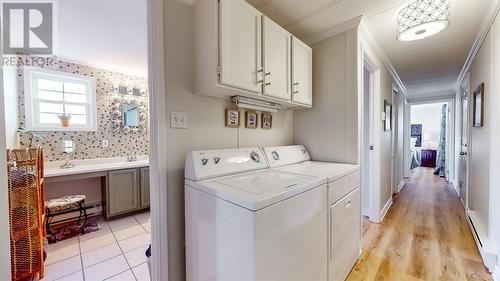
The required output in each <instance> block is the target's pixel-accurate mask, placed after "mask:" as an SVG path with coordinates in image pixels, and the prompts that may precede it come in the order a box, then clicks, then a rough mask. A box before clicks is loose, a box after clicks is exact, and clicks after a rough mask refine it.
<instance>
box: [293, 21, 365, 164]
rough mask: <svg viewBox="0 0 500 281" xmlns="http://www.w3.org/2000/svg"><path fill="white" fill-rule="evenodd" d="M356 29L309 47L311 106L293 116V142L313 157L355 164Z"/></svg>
mask: <svg viewBox="0 0 500 281" xmlns="http://www.w3.org/2000/svg"><path fill="white" fill-rule="evenodd" d="M356 38H357V37H356V30H355V29H353V30H351V31H348V32H344V33H341V34H339V35H336V36H333V37H331V38H328V39H326V40H323V41H321V42H318V43H316V44H314V45H313V46H312V49H313V106H312V109H309V110H303V111H297V112H295V116H294V119H295V120H294V135H293V136H294V137H293V140H294V143H296V144H304V145H305V146H306V147H307V148H308V150H309V152H310V153H311V156H312V158H313V159H314V160H319V161H332V162H341V163H358V129H357V128H358V97H357V94H358V93H357V85H356V81H357V80H356V79H357V75H356V64H355V61H356V55H357V52H356Z"/></svg>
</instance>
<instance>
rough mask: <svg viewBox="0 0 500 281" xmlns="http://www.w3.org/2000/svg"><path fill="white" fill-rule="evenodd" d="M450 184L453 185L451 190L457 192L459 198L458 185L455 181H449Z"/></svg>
mask: <svg viewBox="0 0 500 281" xmlns="http://www.w3.org/2000/svg"><path fill="white" fill-rule="evenodd" d="M451 184H453V189H455V191H456V192H457V195H458V197H460V191H459V190H458V184H457V181H451Z"/></svg>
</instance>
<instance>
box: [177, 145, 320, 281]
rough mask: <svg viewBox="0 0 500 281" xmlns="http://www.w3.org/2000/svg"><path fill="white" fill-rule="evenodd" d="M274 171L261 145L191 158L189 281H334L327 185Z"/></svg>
mask: <svg viewBox="0 0 500 281" xmlns="http://www.w3.org/2000/svg"><path fill="white" fill-rule="evenodd" d="M268 167H269V166H268V163H267V161H266V159H265V156H264V154H263V152H262V151H261V150H260V149H259V148H246V149H230V150H213V151H194V152H191V153H190V154H189V155H188V156H187V158H186V174H185V177H186V181H185V183H186V185H185V200H186V202H185V203H186V206H185V210H186V216H185V218H186V263H187V264H186V270H187V280H189V281H193V280H201V281H210V280H217V281H239V280H242V281H243V280H245V281H246V280H249V281H252V280H276V281H278V280H283V281H290V280H310V281H314V280H318V281H320V280H321V281H324V280H326V279H327V271H328V269H327V259H326V257H327V254H328V253H327V248H326V247H325V246H326V245H327V191H326V180H325V179H322V178H318V177H314V176H306V175H296V174H290V173H285V172H280V171H273V170H270V169H269V168H268Z"/></svg>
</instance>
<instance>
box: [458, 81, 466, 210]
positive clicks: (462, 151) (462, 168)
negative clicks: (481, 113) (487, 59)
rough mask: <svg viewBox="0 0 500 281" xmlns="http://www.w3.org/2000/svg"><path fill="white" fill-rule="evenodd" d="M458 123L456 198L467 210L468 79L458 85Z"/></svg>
mask: <svg viewBox="0 0 500 281" xmlns="http://www.w3.org/2000/svg"><path fill="white" fill-rule="evenodd" d="M459 114H460V119H459V120H460V123H459V132H458V133H459V135H458V136H459V138H460V139H459V141H460V143H459V157H458V161H459V163H458V171H457V184H458V196H459V197H460V201H461V202H462V205H463V206H464V208H465V209H467V204H468V203H467V202H468V196H469V195H468V193H469V192H468V191H469V189H468V188H469V161H468V152H469V151H468V149H469V148H468V144H469V126H468V124H469V77H467V78H466V79H465V80H464V82H463V83H462V84H461V85H460V112H459Z"/></svg>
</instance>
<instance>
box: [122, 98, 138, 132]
mask: <svg viewBox="0 0 500 281" xmlns="http://www.w3.org/2000/svg"><path fill="white" fill-rule="evenodd" d="M121 111H122V125H123V126H129V127H137V126H139V107H138V106H137V105H136V104H123V105H122V110H121Z"/></svg>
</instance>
